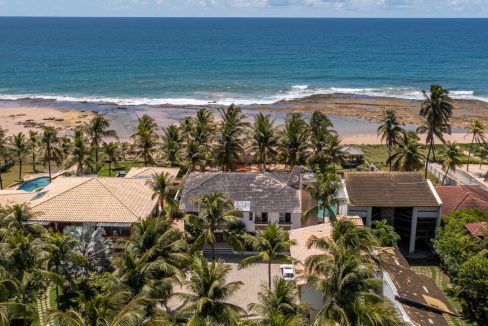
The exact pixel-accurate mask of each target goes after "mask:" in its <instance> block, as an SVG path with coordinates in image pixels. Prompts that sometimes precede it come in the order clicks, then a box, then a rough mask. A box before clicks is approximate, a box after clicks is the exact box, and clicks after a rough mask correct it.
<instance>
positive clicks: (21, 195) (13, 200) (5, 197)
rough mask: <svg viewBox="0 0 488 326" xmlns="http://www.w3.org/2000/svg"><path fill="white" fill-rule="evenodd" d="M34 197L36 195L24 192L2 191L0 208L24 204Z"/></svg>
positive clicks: (0, 193)
mask: <svg viewBox="0 0 488 326" xmlns="http://www.w3.org/2000/svg"><path fill="white" fill-rule="evenodd" d="M34 195H35V193H32V192H27V191H23V190H0V207H7V206H13V205H17V204H24V203H26V202H27V201H29V200H30V199H31V198H32V197H33V196H34Z"/></svg>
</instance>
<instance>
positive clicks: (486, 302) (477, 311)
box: [456, 250, 488, 324]
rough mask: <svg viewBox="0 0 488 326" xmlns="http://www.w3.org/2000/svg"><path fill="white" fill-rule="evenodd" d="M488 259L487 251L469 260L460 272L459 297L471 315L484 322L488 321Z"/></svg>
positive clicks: (458, 279)
mask: <svg viewBox="0 0 488 326" xmlns="http://www.w3.org/2000/svg"><path fill="white" fill-rule="evenodd" d="M486 271H488V257H487V253H486V250H484V251H481V252H479V253H478V254H476V255H473V256H471V257H470V258H468V259H467V260H466V261H465V262H464V263H463V264H462V265H461V268H460V270H459V277H458V278H457V279H456V281H457V284H458V287H457V289H458V291H459V294H458V295H459V296H460V297H462V298H463V302H464V303H465V309H466V310H467V311H468V312H469V314H470V315H472V316H475V317H476V318H478V319H479V320H480V324H482V323H483V321H485V322H486V321H487V320H488V278H487V277H486Z"/></svg>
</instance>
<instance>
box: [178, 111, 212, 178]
mask: <svg viewBox="0 0 488 326" xmlns="http://www.w3.org/2000/svg"><path fill="white" fill-rule="evenodd" d="M190 123H191V126H190V127H191V130H190V132H189V137H188V138H190V139H192V140H194V141H195V142H196V143H197V144H198V146H199V147H201V148H202V153H203V159H202V160H203V162H202V165H201V169H200V170H202V171H203V170H205V164H206V162H207V161H208V158H207V157H208V155H209V154H208V153H209V152H210V149H211V148H210V147H211V144H212V141H213V139H214V136H215V129H216V126H215V121H214V116H213V114H212V112H210V111H208V110H207V109H199V110H198V111H197V112H196V114H195V117H194V118H192V119H190ZM182 127H184V125H183V126H182Z"/></svg>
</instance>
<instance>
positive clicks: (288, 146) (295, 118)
mask: <svg viewBox="0 0 488 326" xmlns="http://www.w3.org/2000/svg"><path fill="white" fill-rule="evenodd" d="M307 143H308V127H307V123H306V122H305V120H304V119H303V116H302V114H301V113H291V114H289V115H288V116H287V118H286V120H285V126H284V130H283V131H282V132H281V137H280V145H279V146H280V150H281V156H282V157H283V160H284V162H285V163H286V164H287V165H288V166H290V167H293V166H295V165H297V164H303V163H304V158H305V150H306V149H307Z"/></svg>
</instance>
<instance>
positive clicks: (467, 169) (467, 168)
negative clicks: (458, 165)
mask: <svg viewBox="0 0 488 326" xmlns="http://www.w3.org/2000/svg"><path fill="white" fill-rule="evenodd" d="M473 143H474V135H473V139H471V144H470V145H469V154H468V164H466V171H469V160H470V159H471V150H472V149H473Z"/></svg>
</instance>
